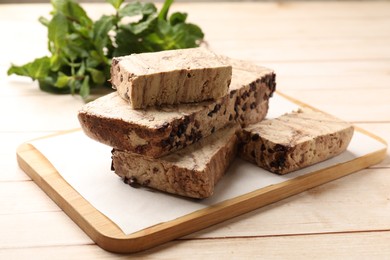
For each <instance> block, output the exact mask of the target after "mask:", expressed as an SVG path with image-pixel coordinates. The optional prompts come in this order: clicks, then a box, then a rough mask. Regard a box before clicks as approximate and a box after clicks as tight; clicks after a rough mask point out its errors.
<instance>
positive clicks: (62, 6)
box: [51, 0, 93, 26]
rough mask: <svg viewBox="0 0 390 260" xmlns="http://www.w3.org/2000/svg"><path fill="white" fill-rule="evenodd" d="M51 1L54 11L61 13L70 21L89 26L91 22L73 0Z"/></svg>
mask: <svg viewBox="0 0 390 260" xmlns="http://www.w3.org/2000/svg"><path fill="white" fill-rule="evenodd" d="M51 3H52V5H53V7H54V13H61V14H63V15H64V16H66V18H67V19H68V20H69V21H70V22H74V23H78V24H81V25H83V26H91V25H92V24H93V22H92V20H91V19H90V18H89V17H88V15H87V13H86V12H85V10H84V9H83V8H82V7H81V6H80V5H79V4H78V3H76V2H74V1H73V0H52V1H51Z"/></svg>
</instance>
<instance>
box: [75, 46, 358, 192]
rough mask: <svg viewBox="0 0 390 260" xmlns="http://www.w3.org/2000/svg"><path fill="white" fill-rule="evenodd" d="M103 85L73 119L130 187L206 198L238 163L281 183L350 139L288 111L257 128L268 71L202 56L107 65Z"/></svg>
mask: <svg viewBox="0 0 390 260" xmlns="http://www.w3.org/2000/svg"><path fill="white" fill-rule="evenodd" d="M111 84H112V86H113V88H114V89H116V91H114V92H113V93H110V94H108V95H105V96H103V97H100V98H98V99H96V100H94V101H92V102H89V103H87V104H86V105H84V106H83V107H82V109H81V110H80V111H79V114H78V118H79V121H80V124H81V126H82V129H83V131H84V132H85V133H86V135H88V136H89V137H91V138H92V139H94V140H96V141H99V142H101V143H104V144H106V145H109V146H110V147H112V148H113V150H112V165H111V169H112V170H113V171H114V172H115V173H116V174H117V175H118V176H120V177H121V178H122V179H123V181H124V183H126V184H129V185H130V186H132V187H139V186H144V187H149V188H153V189H157V190H160V191H164V192H168V193H172V194H176V195H181V196H185V197H191V198H207V197H210V196H211V195H213V192H214V187H215V185H216V184H217V183H218V181H219V180H220V179H221V178H222V177H223V176H224V173H225V172H226V170H227V168H228V167H229V165H230V163H231V162H232V161H233V160H234V158H235V157H236V156H237V155H239V156H240V157H242V158H244V159H246V160H248V161H250V162H252V163H255V164H257V165H259V166H260V167H262V168H265V169H267V170H269V171H272V172H274V173H278V174H285V173H288V172H291V171H293V170H296V169H299V168H302V167H305V166H308V165H311V164H313V163H316V162H319V161H321V160H325V159H327V158H330V157H332V156H335V155H336V154H339V153H341V152H342V151H343V150H345V149H346V147H347V145H348V143H349V141H350V139H351V137H352V134H353V127H352V126H351V125H350V124H348V123H346V122H343V121H341V120H339V119H336V118H334V117H332V116H329V115H324V114H323V113H320V112H316V111H312V110H307V109H306V110H301V111H299V113H298V112H292V113H291V114H292V115H293V117H294V118H296V119H294V121H293V122H292V121H291V119H290V117H289V116H288V115H284V117H283V116H282V117H281V118H277V119H273V120H263V119H265V117H266V114H267V111H268V105H269V100H270V98H271V97H272V94H273V93H274V91H275V86H276V83H275V73H274V71H273V70H271V69H268V68H264V67H260V66H257V65H255V64H252V63H250V62H246V61H240V60H235V59H230V58H228V57H225V56H221V55H217V54H215V53H214V52H212V51H210V50H208V49H206V48H191V49H182V50H172V51H161V52H155V53H142V54H132V55H129V56H123V57H116V58H114V59H113V60H112V66H111ZM306 115H307V116H306ZM307 118H310V119H311V120H312V121H310V122H309V123H307ZM264 122H266V123H264ZM305 122H306V123H305ZM307 124H310V125H311V126H312V131H309V132H308V131H305V130H306V128H307ZM271 125H272V126H273V127H270V126H271ZM279 129H281V130H280V131H279ZM269 132H272V133H271V135H267V133H269ZM292 133H293V134H292ZM278 135H280V138H279V137H278ZM327 137H329V140H331V141H329V140H328V139H327ZM302 143H304V145H302ZM302 149H303V150H302ZM304 149H307V150H308V149H311V150H310V151H306V150H304ZM319 149H320V150H321V151H319ZM300 150H301V151H300ZM314 150H315V151H316V156H309V155H308V154H312V153H313V151H314ZM301 153H302V154H305V155H301ZM297 158H298V159H297ZM292 161H294V162H292Z"/></svg>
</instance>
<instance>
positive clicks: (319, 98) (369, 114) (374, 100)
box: [283, 88, 390, 122]
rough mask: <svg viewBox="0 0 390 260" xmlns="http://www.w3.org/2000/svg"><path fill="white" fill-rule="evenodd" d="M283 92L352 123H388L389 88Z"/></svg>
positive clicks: (389, 119) (389, 115)
mask: <svg viewBox="0 0 390 260" xmlns="http://www.w3.org/2000/svg"><path fill="white" fill-rule="evenodd" d="M283 92H284V93H286V94H288V95H289V96H291V97H295V98H297V99H299V100H302V102H305V103H307V104H309V105H310V104H311V105H315V106H316V108H318V109H320V110H323V111H326V112H328V113H329V114H337V116H338V117H339V118H342V119H344V120H347V121H352V122H375V121H377V122H389V121H390V113H388V111H390V88H387V89H375V90H374V89H369V88H366V89H337V90H334V89H330V90H327V89H324V90H305V91H301V90H291V89H285V90H284V89H283Z"/></svg>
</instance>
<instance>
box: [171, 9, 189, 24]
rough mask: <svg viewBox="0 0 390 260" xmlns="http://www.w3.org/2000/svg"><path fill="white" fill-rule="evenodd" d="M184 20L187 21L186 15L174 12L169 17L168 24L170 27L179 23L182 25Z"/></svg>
mask: <svg viewBox="0 0 390 260" xmlns="http://www.w3.org/2000/svg"><path fill="white" fill-rule="evenodd" d="M186 19H187V14H186V13H180V12H176V13H173V14H171V16H170V17H169V23H170V24H171V25H176V24H179V23H184V22H185V21H186Z"/></svg>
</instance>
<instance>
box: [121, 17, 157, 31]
mask: <svg viewBox="0 0 390 260" xmlns="http://www.w3.org/2000/svg"><path fill="white" fill-rule="evenodd" d="M156 23H157V15H156V14H152V15H149V16H148V17H147V19H146V20H144V21H140V22H137V23H130V24H126V25H122V26H121V29H125V30H129V31H130V32H132V33H133V34H135V35H140V34H143V33H147V32H148V31H150V32H151V31H153V30H154V28H155V27H156Z"/></svg>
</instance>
